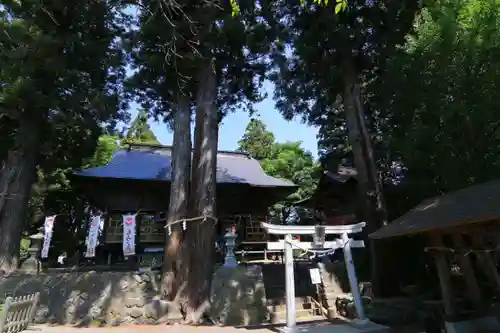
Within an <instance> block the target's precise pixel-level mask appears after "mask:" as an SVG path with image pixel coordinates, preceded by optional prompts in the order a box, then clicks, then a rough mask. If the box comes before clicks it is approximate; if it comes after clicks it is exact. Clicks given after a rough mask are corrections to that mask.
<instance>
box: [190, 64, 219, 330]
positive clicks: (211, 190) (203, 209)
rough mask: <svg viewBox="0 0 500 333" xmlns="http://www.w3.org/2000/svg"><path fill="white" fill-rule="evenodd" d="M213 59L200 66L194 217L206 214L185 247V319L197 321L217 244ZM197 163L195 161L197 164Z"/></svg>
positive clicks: (192, 227) (205, 299) (205, 298)
mask: <svg viewBox="0 0 500 333" xmlns="http://www.w3.org/2000/svg"><path fill="white" fill-rule="evenodd" d="M215 79H216V77H215V69H214V65H213V60H212V59H211V60H210V61H208V62H207V64H206V67H205V68H202V69H201V72H200V76H199V81H198V94H197V99H196V102H197V110H196V129H195V157H194V159H193V167H194V170H193V172H194V175H195V176H194V177H193V178H194V181H195V182H196V183H195V184H193V186H194V188H193V189H194V192H192V197H193V200H194V205H193V207H194V211H193V215H194V216H206V217H207V218H206V219H199V220H197V221H196V222H191V223H190V224H189V225H188V230H187V237H186V248H187V249H188V251H189V267H188V268H187V269H186V273H188V275H187V288H186V290H185V293H186V296H187V303H186V319H187V322H188V323H193V324H196V323H198V322H199V320H200V318H201V317H202V316H203V314H204V313H205V312H206V310H207V309H208V307H209V304H210V299H209V298H210V286H211V278H212V269H213V264H214V263H213V260H212V258H213V251H214V247H215V230H216V229H215V225H214V224H215V222H216V221H215V220H213V219H212V217H215V216H216V192H215V189H216V161H217V160H216V159H217V141H218V140H217V139H218V112H217V107H216V101H215V98H216V81H215ZM194 163H195V164H194Z"/></svg>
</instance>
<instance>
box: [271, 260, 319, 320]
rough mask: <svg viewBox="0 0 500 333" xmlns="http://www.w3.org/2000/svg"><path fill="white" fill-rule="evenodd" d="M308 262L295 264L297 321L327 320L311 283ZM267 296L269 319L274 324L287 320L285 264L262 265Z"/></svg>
mask: <svg viewBox="0 0 500 333" xmlns="http://www.w3.org/2000/svg"><path fill="white" fill-rule="evenodd" d="M310 266H311V265H308V264H296V265H295V296H296V297H295V308H296V313H297V316H296V320H297V322H308V321H317V320H325V319H326V317H325V316H324V314H323V312H322V311H321V307H320V306H319V304H318V302H317V301H316V295H317V293H316V287H315V286H314V285H312V284H311V278H310V276H309V268H312V266H311V267H310ZM262 273H263V278H264V286H265V290H266V298H267V304H266V305H267V311H268V320H269V322H270V323H273V324H281V323H285V322H286V295H285V266H284V265H283V264H267V265H263V266H262Z"/></svg>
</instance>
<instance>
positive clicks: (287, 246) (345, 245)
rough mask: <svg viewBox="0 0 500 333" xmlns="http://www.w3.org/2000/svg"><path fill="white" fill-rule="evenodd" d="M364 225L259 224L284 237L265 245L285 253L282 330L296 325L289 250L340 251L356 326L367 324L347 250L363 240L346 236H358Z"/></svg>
mask: <svg viewBox="0 0 500 333" xmlns="http://www.w3.org/2000/svg"><path fill="white" fill-rule="evenodd" d="M365 226H366V223H365V222H361V223H357V224H351V225H338V226H303V225H275V224H269V223H264V222H262V228H264V229H265V230H266V231H267V232H268V233H269V234H272V235H285V239H284V240H280V241H278V242H269V243H267V248H268V250H285V275H286V285H285V288H286V326H287V327H286V330H287V331H288V332H293V331H294V330H295V326H296V309H295V281H294V269H293V247H294V246H295V248H297V249H304V250H321V249H331V250H334V249H342V250H343V252H344V259H345V264H346V268H347V275H348V278H349V285H350V287H351V293H352V297H353V299H354V306H355V308H356V312H357V315H358V321H360V323H365V322H368V320H367V319H366V317H365V313H364V310H363V305H362V303H361V295H360V292H359V286H358V278H357V276H356V269H355V267H354V262H353V259H352V253H351V248H353V247H364V246H365V245H364V242H363V241H358V240H353V239H351V238H349V236H348V235H349V234H354V233H359V232H361V231H362V230H363V228H364V227H365ZM330 234H337V235H341V237H340V238H337V239H335V240H333V241H329V242H325V235H330ZM292 235H314V241H313V242H300V241H298V240H295V239H293V238H292Z"/></svg>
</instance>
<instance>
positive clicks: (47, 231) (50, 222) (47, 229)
mask: <svg viewBox="0 0 500 333" xmlns="http://www.w3.org/2000/svg"><path fill="white" fill-rule="evenodd" d="M55 221H56V215H52V216H46V217H45V222H44V224H43V233H44V237H43V246H42V253H41V257H42V258H47V257H48V256H49V248H50V241H51V240H52V230H54V222H55Z"/></svg>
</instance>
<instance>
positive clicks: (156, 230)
mask: <svg viewBox="0 0 500 333" xmlns="http://www.w3.org/2000/svg"><path fill="white" fill-rule="evenodd" d="M122 241H123V227H122V226H118V227H112V226H109V227H108V228H107V229H106V243H121V242H122ZM139 241H140V242H142V243H163V242H164V241H165V229H164V226H163V225H160V224H158V225H145V226H141V227H140V230H139Z"/></svg>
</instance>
